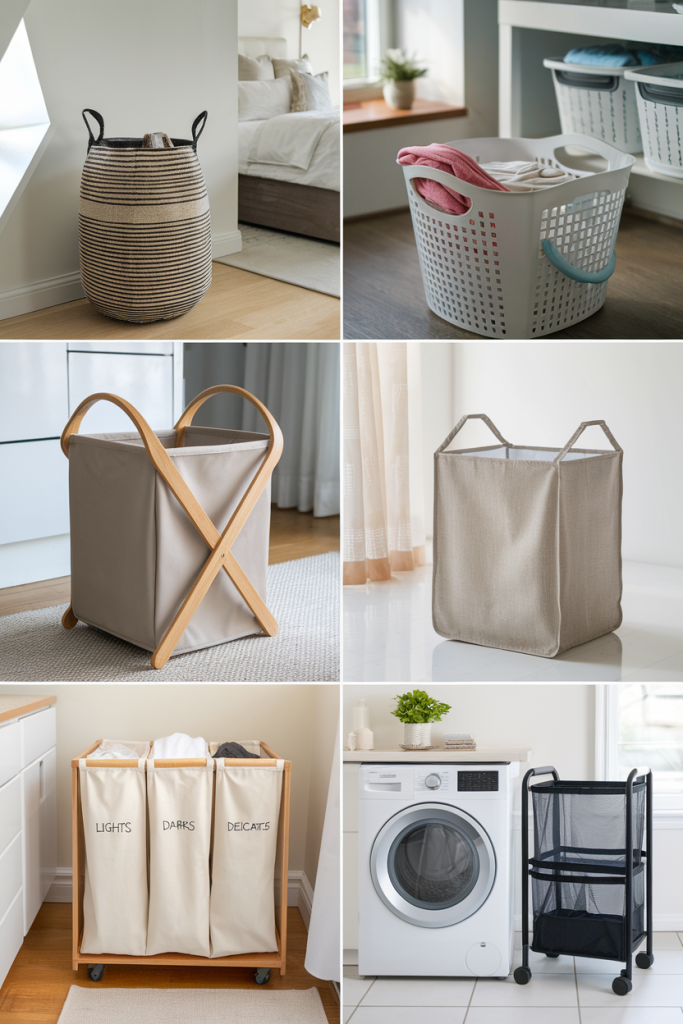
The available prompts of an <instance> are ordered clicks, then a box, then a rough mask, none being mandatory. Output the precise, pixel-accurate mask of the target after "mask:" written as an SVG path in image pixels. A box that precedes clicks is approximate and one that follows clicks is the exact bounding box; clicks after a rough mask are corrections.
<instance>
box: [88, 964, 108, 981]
mask: <svg viewBox="0 0 683 1024" xmlns="http://www.w3.org/2000/svg"><path fill="white" fill-rule="evenodd" d="M88 977H89V978H90V980H91V981H102V978H103V977H104V964H93V965H92V967H88Z"/></svg>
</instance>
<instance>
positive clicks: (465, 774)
mask: <svg viewBox="0 0 683 1024" xmlns="http://www.w3.org/2000/svg"><path fill="white" fill-rule="evenodd" d="M458 792H459V793H492V792H493V793H497V792H498V772H491V771H483V772H476V771H475V772H470V771H459V772H458Z"/></svg>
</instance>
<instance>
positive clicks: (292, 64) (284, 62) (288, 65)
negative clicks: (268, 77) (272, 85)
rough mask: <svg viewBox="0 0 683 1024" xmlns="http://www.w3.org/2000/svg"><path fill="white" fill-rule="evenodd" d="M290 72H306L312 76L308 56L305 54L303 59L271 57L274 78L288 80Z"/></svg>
mask: <svg viewBox="0 0 683 1024" xmlns="http://www.w3.org/2000/svg"><path fill="white" fill-rule="evenodd" d="M290 71H306V72H307V74H309V75H312V74H313V68H312V67H311V62H310V60H309V59H308V54H307V53H305V54H304V55H303V57H289V58H286V57H273V72H274V74H275V77H276V78H288V77H289V72H290Z"/></svg>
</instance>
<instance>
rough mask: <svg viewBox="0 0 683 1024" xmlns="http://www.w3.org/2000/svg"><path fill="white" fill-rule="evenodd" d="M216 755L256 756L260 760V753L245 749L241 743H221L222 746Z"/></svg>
mask: <svg viewBox="0 0 683 1024" xmlns="http://www.w3.org/2000/svg"><path fill="white" fill-rule="evenodd" d="M213 756H214V757H255V758H256V759H257V760H258V754H250V753H249V751H248V750H245V749H244V747H243V746H242V744H241V743H221V745H220V747H219V748H218V750H217V751H216V753H215V754H214V755H213Z"/></svg>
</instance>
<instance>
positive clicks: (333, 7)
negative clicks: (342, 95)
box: [237, 0, 340, 106]
mask: <svg viewBox="0 0 683 1024" xmlns="http://www.w3.org/2000/svg"><path fill="white" fill-rule="evenodd" d="M318 6H319V7H320V9H321V15H322V16H321V18H320V20H319V21H316V22H314V24H313V25H312V26H311V28H309V29H303V30H302V37H301V38H302V53H307V54H308V56H309V57H310V59H311V66H312V68H313V74H315V75H318V74H320V73H321V72H323V71H327V72H329V83H330V96H331V97H332V103H333V104H334V105H335V106H338V105H339V75H340V64H339V0H322V3H320V4H319V5H318ZM300 11H301V3H300V0H239V4H238V16H237V21H238V29H239V35H240V36H271V37H272V36H279V37H284V38H285V39H286V40H287V56H288V57H298V56H299V26H300V24H301V23H300V18H299V12H300Z"/></svg>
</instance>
